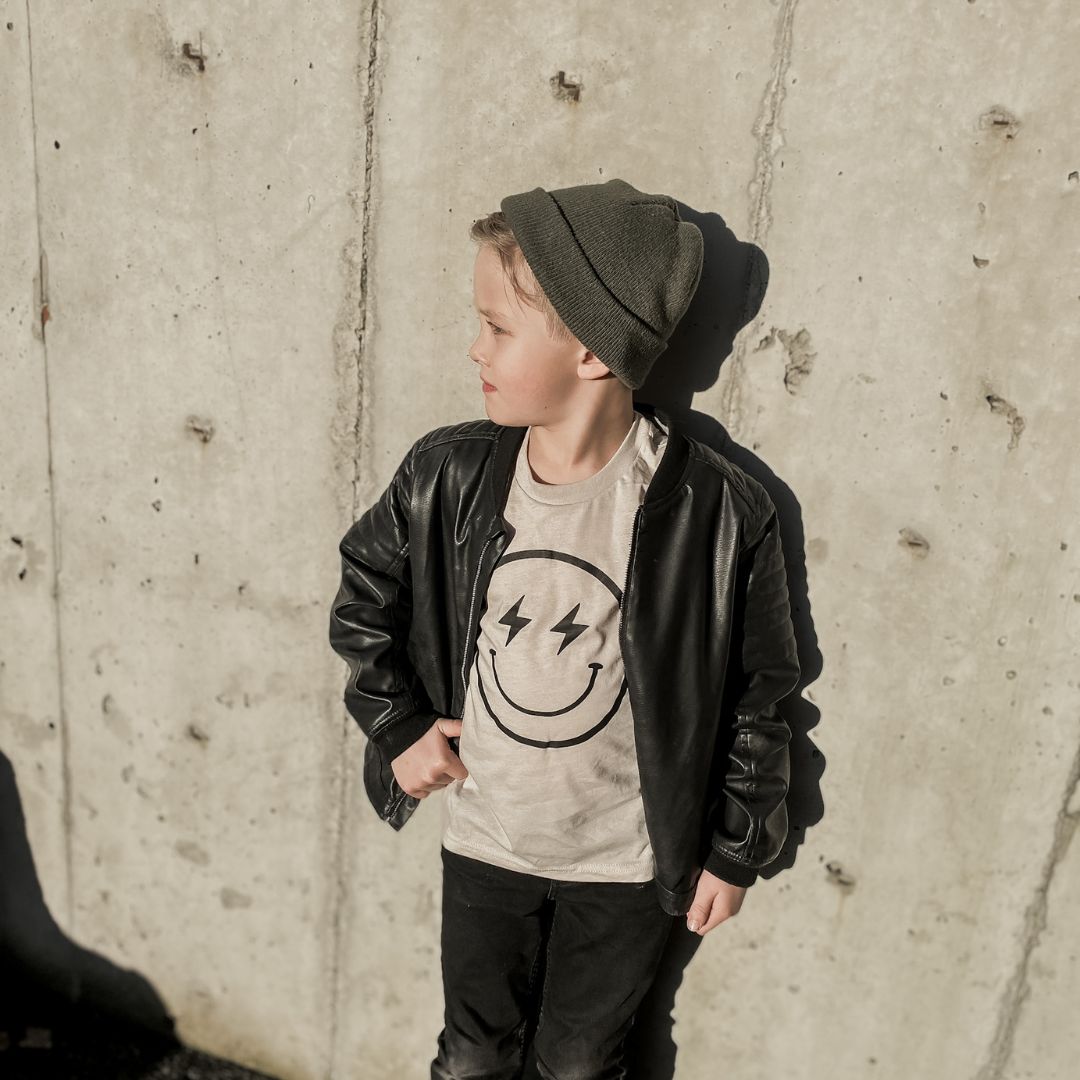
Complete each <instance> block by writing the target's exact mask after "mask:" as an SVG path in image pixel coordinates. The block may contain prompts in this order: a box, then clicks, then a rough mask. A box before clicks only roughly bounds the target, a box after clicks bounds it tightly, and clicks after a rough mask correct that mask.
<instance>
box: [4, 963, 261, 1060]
mask: <svg viewBox="0 0 1080 1080" xmlns="http://www.w3.org/2000/svg"><path fill="white" fill-rule="evenodd" d="M0 978H2V976H0ZM2 1012H3V1015H0V1077H3V1080H281V1078H280V1077H273V1076H269V1075H268V1074H267V1073H259V1072H252V1071H251V1070H250V1069H245V1068H242V1067H241V1066H239V1065H236V1064H235V1063H233V1062H231V1061H224V1060H222V1059H221V1058H216V1057H213V1056H212V1055H210V1054H204V1053H201V1052H200V1051H198V1050H193V1049H191V1048H190V1047H187V1046H184V1045H183V1044H182V1043H180V1042H178V1041H177V1040H176V1039H175V1038H173V1037H170V1036H166V1035H161V1034H157V1033H155V1032H153V1031H149V1030H147V1029H146V1028H142V1027H137V1026H135V1025H133V1024H130V1023H127V1022H125V1021H123V1020H120V1019H117V1017H115V1016H113V1015H111V1014H109V1013H105V1012H102V1011H100V1010H98V1009H95V1008H94V1007H93V1006H92V1005H83V1004H80V1005H71V1004H70V1003H68V1002H65V1001H63V1000H62V999H60V998H58V997H56V996H54V995H52V994H50V993H48V992H46V991H41V990H28V991H26V992H25V993H22V994H20V997H19V999H18V1000H13V999H12V998H11V997H8V996H7V995H5V1000H4V1001H3V1009H2Z"/></svg>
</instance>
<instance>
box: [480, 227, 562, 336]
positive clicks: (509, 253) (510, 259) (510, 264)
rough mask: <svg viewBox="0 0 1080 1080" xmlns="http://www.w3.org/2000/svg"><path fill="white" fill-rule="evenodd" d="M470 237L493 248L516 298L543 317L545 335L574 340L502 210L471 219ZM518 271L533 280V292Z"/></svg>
mask: <svg viewBox="0 0 1080 1080" xmlns="http://www.w3.org/2000/svg"><path fill="white" fill-rule="evenodd" d="M469 238H470V239H472V240H475V241H476V242H477V243H479V244H485V245H487V246H488V247H490V248H492V249H493V250H494V251H495V253H496V254H497V255H498V256H499V262H500V263H501V264H502V268H503V273H504V274H506V276H507V277H508V278H509V279H510V284H511V285H512V286H513V289H514V292H515V293H516V295H517V298H518V299H519V300H520V301H521V302H522V303H523V304H528V306H529V307H531V308H535V310H537V311H539V312H540V314H541V315H543V316H544V324H545V326H546V327H547V332H548V337H549V338H551V340H552V341H555V342H558V343H559V344H565V343H566V342H568V341H571V340H573V337H574V335H573V334H572V333H571V332H570V330H569V328H568V327H567V325H566V323H564V322H563V321H562V319H561V318H560V317H559V313H558V312H557V311H556V310H555V308H554V307H553V306H552V304H551V301H550V300H549V299H548V298H547V295H546V294H545V292H544V290H543V289H542V288H540V283H539V282H538V281H536V275H535V274H533V272H532V269H531V268H530V266H529V264H528V262H526V260H525V255H524V254H523V253H522V250H521V245H520V244H519V243H518V241H517V237H516V236H515V235H514V230H513V229H511V228H510V222H508V221H507V220H506V215H505V214H504V213H503V212H502V211H501V210H496V211H494V212H493V213H490V214H488V216H487V217H484V218H478V219H477V220H476V221H474V222H473V223H472V226H471V228H470V229H469ZM521 271H523V272H524V274H525V275H527V276H528V278H530V279H531V280H532V281H533V282H536V292H530V291H529V290H528V289H526V287H525V285H524V284H523V282H522V278H521V273H520V272H521Z"/></svg>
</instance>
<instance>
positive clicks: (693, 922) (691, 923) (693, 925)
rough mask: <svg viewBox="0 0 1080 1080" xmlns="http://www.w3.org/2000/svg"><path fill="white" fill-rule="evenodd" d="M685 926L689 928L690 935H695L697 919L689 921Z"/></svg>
mask: <svg viewBox="0 0 1080 1080" xmlns="http://www.w3.org/2000/svg"><path fill="white" fill-rule="evenodd" d="M686 925H687V926H688V927H689V928H690V930H691V932H692V933H695V934H696V933H697V928H698V923H697V919H691V920H690V921H689V922H688V923H687V924H686Z"/></svg>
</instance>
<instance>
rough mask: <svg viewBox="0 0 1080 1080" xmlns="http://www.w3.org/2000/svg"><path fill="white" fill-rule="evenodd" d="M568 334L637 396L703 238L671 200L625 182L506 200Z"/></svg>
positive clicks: (685, 291) (682, 298)
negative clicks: (637, 390)
mask: <svg viewBox="0 0 1080 1080" xmlns="http://www.w3.org/2000/svg"><path fill="white" fill-rule="evenodd" d="M499 205H500V208H501V210H502V212H503V213H504V214H505V215H506V218H507V221H509V223H510V227H511V228H512V229H513V230H514V236H515V237H516V238H517V242H518V244H519V245H520V247H521V252H522V254H523V255H524V256H525V261H526V262H527V263H528V264H529V268H530V269H531V270H532V272H533V274H534V275H535V277H536V280H537V283H538V284H539V285H540V288H541V289H543V290H544V294H545V295H546V296H547V298H548V299H549V300H550V301H551V304H552V306H553V307H554V308H555V310H556V311H557V312H558V313H559V317H560V318H561V319H562V321H563V322H564V323H565V324H566V326H567V328H568V329H569V330H570V332H571V333H572V334H573V335H574V336H575V337H576V338H577V339H578V341H580V342H581V343H582V345H584V346H585V347H586V348H588V349H590V350H591V351H592V352H594V353H595V354H596V355H597V356H598V357H599V358H600V360H601V361H603V363H604V364H606V365H607V367H608V368H610V369H611V371H612V372H613V373H614V374H615V375H616V376H617V377H618V378H619V379H620V380H621V381H622V382H623V383H625V384H626V385H627V386H629V387H630V388H631V389H633V390H636V389H637V388H638V387H639V386H641V385H642V384H643V383H644V382H645V379H646V377H647V376H648V374H649V369H650V368H651V367H652V365H653V363H654V361H655V360H656V358H657V357H658V356H659V355H660V354H661V353H662V352H663V351H664V350H665V349H666V348H667V344H668V338H669V337H670V336H671V334H672V332H673V331H674V329H675V327H676V325H677V324H678V322H679V320H680V319H681V318H682V317H683V315H684V314H685V312H686V309H687V308H688V307H689V306H690V301H691V299H692V298H693V295H694V292H695V291H696V290H697V287H698V282H699V281H700V279H701V266H702V261H703V259H704V249H705V245H704V241H703V239H702V235H701V230H700V229H699V228H698V227H697V226H696V225H694V224H693V223H692V222H689V221H683V220H682V219H681V218H680V217H679V210H678V206H677V204H676V202H675V200H674V199H672V198H671V197H670V196H669V195H648V194H646V193H645V192H642V191H638V190H637V188H635V187H633V186H631V185H630V184H628V183H627V182H626V181H625V180H618V179H614V180H608V181H606V182H605V183H603V184H581V185H578V186H577V187H568V188H559V189H557V190H555V191H545V190H544V189H543V188H542V187H538V188H533V189H532V190H531V191H525V192H522V193H521V194H519V195H508V196H507V197H506V198H505V199H503V200H502V202H501V203H500V204H499Z"/></svg>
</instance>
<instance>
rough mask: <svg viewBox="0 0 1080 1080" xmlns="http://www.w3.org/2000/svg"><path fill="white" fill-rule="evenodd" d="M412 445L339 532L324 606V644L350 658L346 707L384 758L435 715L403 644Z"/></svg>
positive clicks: (408, 606)
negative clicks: (334, 586)
mask: <svg viewBox="0 0 1080 1080" xmlns="http://www.w3.org/2000/svg"><path fill="white" fill-rule="evenodd" d="M418 441H419V440H418ZM417 445H418V443H414V444H413V446H412V448H411V449H410V450H409V452H408V454H406V456H405V458H404V459H403V460H402V462H401V464H400V465H399V466H398V469H397V472H396V473H395V474H394V476H393V478H392V479H391V481H390V483H389V485H388V486H387V488H386V490H385V491H384V492H383V493H382V495H381V496H380V498H379V499H378V501H377V502H376V503H375V504H374V505H372V506H371V507H370V508H369V509H368V510H367V511H366V512H365V513H364V514H363V516H362V517H360V518H359V520H357V521H356V522H355V523H354V524H353V525H352V526H351V527H350V528H349V530H348V532H346V534H345V536H344V537H343V538H342V540H341V542H340V544H339V546H338V550H339V552H340V554H341V584H340V586H339V588H338V591H337V595H336V596H335V597H334V601H333V605H332V607H331V610H330V645H331V647H332V648H333V650H334V651H335V652H336V653H337V654H338V655H339V656H341V657H342V658H343V659H344V660H345V661H346V662H347V664H348V666H349V673H348V680H347V681H346V683H345V707H346V709H347V710H348V712H349V714H350V715H351V716H352V717H353V719H354V720H355V721H356V722H357V724H359V726H360V728H361V730H362V731H363V732H364V734H365V735H366V736H367V737H368V738H369V739H371V740H372V741H373V742H375V743H376V744H377V745H378V747H379V749H380V750H381V751H382V752H383V754H384V755H385V757H386V759H387V761H392V760H393V759H394V758H395V757H397V755H398V754H400V753H401V752H402V751H403V750H405V749H407V748H408V747H409V746H411V745H412V744H413V743H414V742H416V740H417V739H419V738H420V736H421V735H423V734H424V732H426V731H427V730H428V729H429V728H430V727H431V725H432V724H433V723H434V722H435V720H436V716H435V714H434V711H433V708H432V704H431V701H430V699H429V698H428V695H427V692H426V690H425V689H424V686H423V683H422V682H421V680H420V678H419V676H418V675H417V673H416V671H415V669H414V668H413V666H412V663H411V661H410V660H409V657H408V653H407V649H406V645H407V642H408V637H409V626H410V619H411V615H412V582H411V577H410V568H409V513H410V505H411V495H412V480H413V474H414V468H415V459H416V448H417Z"/></svg>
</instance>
